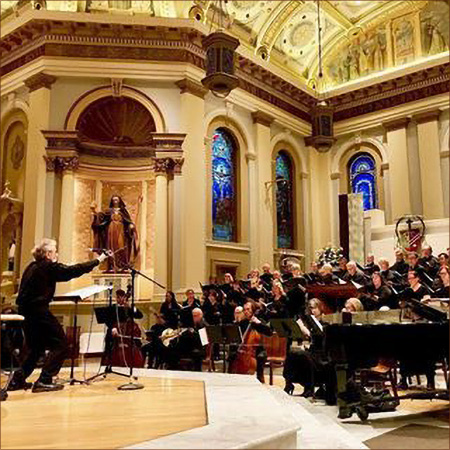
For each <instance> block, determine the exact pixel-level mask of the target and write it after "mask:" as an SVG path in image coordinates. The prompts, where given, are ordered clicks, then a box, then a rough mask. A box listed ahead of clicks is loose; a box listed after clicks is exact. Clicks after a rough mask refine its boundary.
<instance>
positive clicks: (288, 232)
mask: <svg viewBox="0 0 450 450" xmlns="http://www.w3.org/2000/svg"><path fill="white" fill-rule="evenodd" d="M275 177H276V180H277V184H276V205H277V245H278V248H293V246H294V238H293V236H294V230H293V216H294V211H293V205H294V198H293V176H292V161H291V158H290V157H289V156H288V155H287V153H285V152H283V151H281V152H279V153H278V155H277V159H276V162H275Z"/></svg>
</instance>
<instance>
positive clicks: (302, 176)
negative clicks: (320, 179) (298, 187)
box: [300, 172, 309, 180]
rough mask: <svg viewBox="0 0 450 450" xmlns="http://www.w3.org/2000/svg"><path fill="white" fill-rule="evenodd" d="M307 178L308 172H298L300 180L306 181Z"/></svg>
mask: <svg viewBox="0 0 450 450" xmlns="http://www.w3.org/2000/svg"><path fill="white" fill-rule="evenodd" d="M308 178H309V174H308V172H300V179H301V180H306V179H308Z"/></svg>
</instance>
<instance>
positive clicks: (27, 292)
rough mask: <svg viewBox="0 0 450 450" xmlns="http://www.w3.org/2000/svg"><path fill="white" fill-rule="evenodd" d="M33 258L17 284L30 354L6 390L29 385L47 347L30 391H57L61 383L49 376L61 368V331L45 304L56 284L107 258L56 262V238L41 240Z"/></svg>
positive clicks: (63, 349) (64, 347)
mask: <svg viewBox="0 0 450 450" xmlns="http://www.w3.org/2000/svg"><path fill="white" fill-rule="evenodd" d="M33 257H34V261H33V262H32V263H30V264H29V265H28V266H27V268H26V269H25V271H24V273H23V276H22V281H21V283H20V288H19V295H18V297H17V305H18V307H19V314H22V315H23V316H25V322H24V328H25V336H26V340H27V345H28V346H29V350H30V353H29V355H28V357H27V359H26V360H25V362H24V364H23V366H22V370H20V371H17V372H15V374H14V378H13V380H12V383H11V385H10V390H18V389H23V388H25V387H31V384H30V383H26V379H27V378H28V377H29V376H30V375H31V374H32V372H33V370H34V369H35V368H36V365H37V362H38V359H39V357H40V356H41V354H43V353H44V352H45V350H49V353H48V355H47V356H46V358H45V361H44V366H43V367H42V372H41V375H40V376H39V378H38V380H37V381H36V382H35V383H34V385H33V389H32V390H33V392H46V391H57V390H60V389H62V388H63V386H62V385H59V384H54V383H53V380H52V378H53V377H54V376H56V375H57V374H58V372H59V370H60V369H61V366H62V364H63V362H64V359H65V358H66V355H67V343H66V335H65V334H64V330H63V328H62V326H61V325H60V323H59V322H58V320H57V319H56V317H55V316H54V315H53V314H52V313H51V312H50V309H49V304H50V302H51V301H52V299H53V296H54V294H55V288H56V283H58V282H61V281H69V280H71V279H73V278H78V277H80V276H81V275H83V274H85V273H88V272H90V271H91V270H92V269H93V268H94V267H96V266H97V265H98V264H100V262H102V261H104V260H105V259H106V258H107V255H105V254H102V255H100V256H98V257H97V258H96V259H94V260H92V261H88V262H85V263H82V264H75V265H72V266H66V265H64V264H61V263H59V262H58V253H57V251H56V241H54V240H53V239H43V240H42V241H41V243H40V244H39V245H37V246H36V247H35V248H34V250H33Z"/></svg>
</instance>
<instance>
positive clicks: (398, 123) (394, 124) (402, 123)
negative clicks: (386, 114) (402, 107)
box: [382, 117, 411, 131]
mask: <svg viewBox="0 0 450 450" xmlns="http://www.w3.org/2000/svg"><path fill="white" fill-rule="evenodd" d="M410 120H411V119H410V118H409V117H402V118H401V119H394V120H389V121H388V122H383V124H382V125H383V127H384V129H385V130H386V131H394V130H399V129H401V128H406V127H407V126H408V124H409V122H410Z"/></svg>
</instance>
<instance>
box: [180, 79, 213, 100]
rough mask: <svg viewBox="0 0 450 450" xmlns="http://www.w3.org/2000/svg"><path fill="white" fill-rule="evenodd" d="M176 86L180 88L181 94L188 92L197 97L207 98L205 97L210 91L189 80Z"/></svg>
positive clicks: (183, 80)
mask: <svg viewBox="0 0 450 450" xmlns="http://www.w3.org/2000/svg"><path fill="white" fill-rule="evenodd" d="M175 84H176V85H177V86H178V87H179V88H180V92H181V93H182V94H185V93H186V92H187V93H189V94H192V95H195V96H197V97H200V98H205V95H206V94H207V93H208V89H206V88H205V87H204V86H203V85H202V84H200V83H197V82H196V81H193V80H190V79H189V78H183V79H182V80H180V81H177V82H176V83H175Z"/></svg>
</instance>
